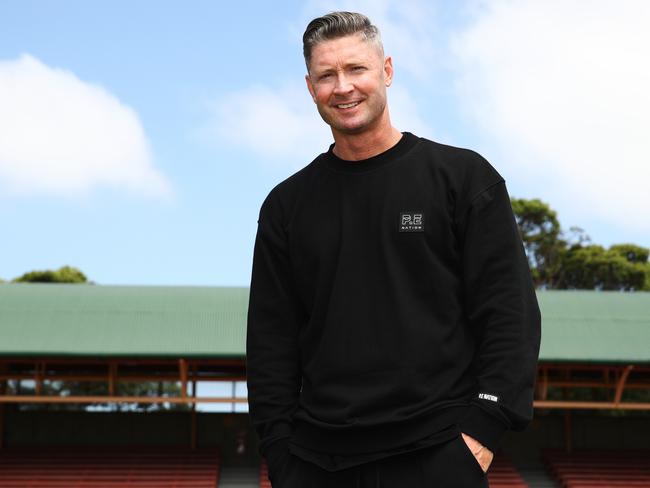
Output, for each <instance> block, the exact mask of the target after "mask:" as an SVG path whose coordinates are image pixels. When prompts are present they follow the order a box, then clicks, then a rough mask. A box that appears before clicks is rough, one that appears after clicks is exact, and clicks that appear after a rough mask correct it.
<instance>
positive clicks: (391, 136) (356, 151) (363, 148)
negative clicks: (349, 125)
mask: <svg viewBox="0 0 650 488" xmlns="http://www.w3.org/2000/svg"><path fill="white" fill-rule="evenodd" d="M332 135H333V136H334V148H333V149H332V151H333V152H334V154H335V155H336V156H338V157H339V158H341V159H344V160H346V161H360V160H362V159H368V158H371V157H373V156H376V155H377V154H380V153H382V152H384V151H387V150H388V149H390V148H391V147H393V146H394V145H395V144H397V143H398V142H399V140H400V138H401V137H402V133H401V132H400V131H399V130H397V129H396V128H395V127H393V126H392V125H390V124H388V125H387V127H385V128H384V129H383V130H381V131H373V132H363V133H360V134H342V133H338V132H335V131H332Z"/></svg>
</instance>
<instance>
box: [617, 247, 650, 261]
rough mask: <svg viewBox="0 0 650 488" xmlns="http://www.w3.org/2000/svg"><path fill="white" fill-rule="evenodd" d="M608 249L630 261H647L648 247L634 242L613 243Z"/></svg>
mask: <svg viewBox="0 0 650 488" xmlns="http://www.w3.org/2000/svg"><path fill="white" fill-rule="evenodd" d="M609 250H610V251H612V252H614V253H616V254H619V255H621V256H623V257H624V258H625V259H627V260H628V261H629V262H631V263H647V262H648V253H649V252H650V250H649V249H647V248H645V247H641V246H637V245H636V244H615V245H613V246H610V248H609Z"/></svg>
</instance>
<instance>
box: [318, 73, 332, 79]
mask: <svg viewBox="0 0 650 488" xmlns="http://www.w3.org/2000/svg"><path fill="white" fill-rule="evenodd" d="M331 76H332V73H324V74H322V75H320V76H319V77H318V79H319V80H326V79H327V78H330V77H331Z"/></svg>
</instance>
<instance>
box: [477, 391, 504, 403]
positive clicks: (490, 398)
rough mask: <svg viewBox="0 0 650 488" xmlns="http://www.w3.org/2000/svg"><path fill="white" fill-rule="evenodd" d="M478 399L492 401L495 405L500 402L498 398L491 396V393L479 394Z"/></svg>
mask: <svg viewBox="0 0 650 488" xmlns="http://www.w3.org/2000/svg"><path fill="white" fill-rule="evenodd" d="M478 397H479V398H480V399H481V400H490V401H491V402H495V403H496V402H498V401H499V397H498V396H494V395H490V394H489V393H479V394H478Z"/></svg>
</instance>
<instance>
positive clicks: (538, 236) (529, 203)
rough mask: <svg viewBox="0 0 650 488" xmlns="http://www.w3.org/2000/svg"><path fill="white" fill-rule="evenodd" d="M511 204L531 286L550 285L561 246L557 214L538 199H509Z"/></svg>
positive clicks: (555, 272) (562, 242)
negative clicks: (533, 284)
mask: <svg viewBox="0 0 650 488" xmlns="http://www.w3.org/2000/svg"><path fill="white" fill-rule="evenodd" d="M511 204H512V210H513V212H514V214H515V219H516V221H517V225H518V226H519V233H520V235H521V239H522V241H523V244H524V249H525V250H526V256H527V257H528V264H529V265H530V269H531V272H532V275H533V281H534V283H535V285H536V286H540V285H548V286H553V281H554V277H555V275H556V274H557V272H558V267H559V263H560V254H561V252H562V249H563V248H564V246H565V242H564V241H562V240H561V239H560V237H559V236H560V231H561V229H560V223H559V221H558V219H557V213H556V212H555V211H554V210H552V209H551V207H549V206H548V204H546V203H544V202H542V201H541V200H539V199H534V200H525V199H523V198H513V199H512V200H511Z"/></svg>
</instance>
